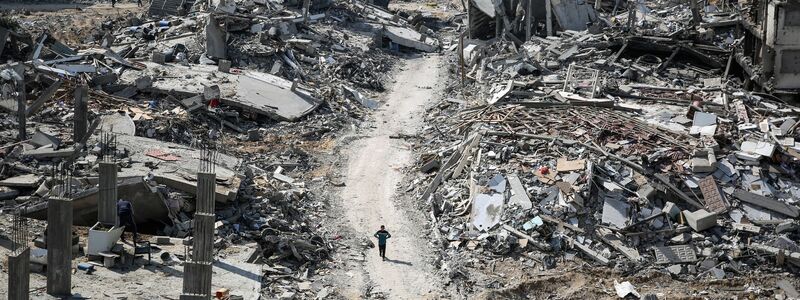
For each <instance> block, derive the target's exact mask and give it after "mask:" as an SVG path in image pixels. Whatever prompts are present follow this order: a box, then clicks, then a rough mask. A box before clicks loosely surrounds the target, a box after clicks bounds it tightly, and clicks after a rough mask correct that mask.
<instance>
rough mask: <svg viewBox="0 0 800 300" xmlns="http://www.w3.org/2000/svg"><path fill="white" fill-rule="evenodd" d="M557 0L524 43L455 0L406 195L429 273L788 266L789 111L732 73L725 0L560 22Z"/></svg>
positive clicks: (793, 170)
mask: <svg viewBox="0 0 800 300" xmlns="http://www.w3.org/2000/svg"><path fill="white" fill-rule="evenodd" d="M554 2H556V3H553V4H552V5H553V6H554V9H555V10H556V12H554V14H556V16H558V18H557V20H558V22H559V23H561V25H562V26H560V28H559V30H558V31H557V32H556V33H555V34H552V35H551V36H546V35H547V34H546V33H544V30H542V29H544V27H538V28H534V29H536V30H534V31H537V30H538V32H539V33H542V35H543V36H546V37H540V36H536V35H534V36H531V37H530V38H529V39H527V41H525V39H524V38H520V37H521V36H524V35H525V31H524V30H522V31H518V30H516V28H517V27H514V25H513V24H512V26H511V27H510V28H509V29H502V30H497V31H496V34H497V35H495V31H494V30H491V31H488V32H487V31H486V27H488V26H490V25H487V24H486V23H475V22H474V20H476V19H478V18H474V17H472V16H473V15H477V16H479V17H480V16H485V15H484V13H483V12H485V11H486V9H487V8H486V7H482V6H481V3H483V1H470V3H469V4H470V6H471V7H472V8H470V18H469V19H470V22H471V23H470V24H469V28H468V29H467V33H466V37H465V38H464V39H463V40H462V41H459V44H460V45H461V46H460V47H453V50H454V51H453V53H451V54H450V62H451V63H450V66H451V68H450V74H451V75H452V78H451V80H452V81H453V84H451V85H450V86H449V87H448V90H447V91H446V92H450V96H445V100H446V101H444V102H442V103H441V104H440V105H438V106H437V107H436V109H435V110H433V111H432V112H431V113H429V115H428V122H427V123H428V124H432V125H429V126H428V127H426V129H425V134H424V135H423V136H424V137H425V138H427V141H426V142H424V143H422V144H421V146H420V149H419V151H420V152H421V155H420V158H419V160H418V166H417V170H418V171H419V172H422V173H423V174H424V175H425V177H424V179H417V180H415V181H414V182H413V183H412V184H411V185H410V186H409V187H408V190H407V191H408V192H410V193H411V194H414V195H417V196H418V197H419V198H420V199H421V201H423V202H424V204H425V208H426V209H427V210H429V211H430V215H431V219H432V224H431V225H432V231H433V232H432V234H431V236H432V237H433V241H434V243H435V244H436V245H437V246H439V247H440V249H441V250H440V251H439V252H440V255H441V256H442V262H441V264H440V265H439V267H440V269H441V271H442V272H443V273H445V274H448V275H449V277H450V279H451V280H452V281H453V282H455V283H456V284H457V285H458V286H459V289H460V290H463V291H465V292H475V291H480V290H481V289H483V288H487V289H496V288H500V287H504V286H512V285H514V284H515V283H514V282H511V281H508V280H500V281H499V282H498V281H497V280H496V277H492V276H489V279H487V280H489V281H488V282H480V281H481V280H482V279H476V278H485V277H479V276H478V275H477V274H480V273H487V274H495V275H498V273H495V272H502V271H495V270H494V262H499V261H502V260H504V258H506V257H517V258H520V259H521V260H522V261H526V263H525V265H528V266H531V265H535V266H536V268H539V269H541V270H548V269H552V268H555V267H556V266H560V265H563V264H566V263H569V261H573V260H575V257H576V256H578V257H581V258H582V259H583V261H586V262H588V263H590V264H591V265H593V266H603V267H607V268H611V269H613V270H615V271H616V272H619V274H623V275H622V276H625V277H628V276H633V275H636V274H645V273H650V272H656V273H661V274H667V275H669V276H672V277H673V278H676V279H680V280H705V279H731V278H741V277H747V276H758V275H757V274H767V275H769V274H776V273H778V272H782V271H788V272H791V273H794V274H796V273H797V272H798V270H800V269H798V267H800V260H798V258H800V248H798V245H797V242H796V241H797V240H798V239H799V238H800V232H798V228H800V227H798V225H799V224H800V223H798V217H800V211H799V210H798V206H800V203H798V201H800V194H799V193H798V192H800V190H798V188H799V187H800V178H798V177H797V171H798V166H800V164H798V163H800V155H798V152H797V151H798V149H800V144H796V143H795V138H797V137H798V135H797V133H798V132H797V130H796V124H797V121H798V112H800V109H799V108H798V107H796V106H793V105H791V104H789V103H788V102H786V101H785V100H783V99H781V98H778V97H775V96H772V95H770V94H767V93H761V92H753V91H749V90H748V89H747V88H748V87H750V86H751V85H752V81H751V79H750V78H749V77H747V76H745V77H744V78H742V77H739V76H734V74H735V72H740V71H735V70H740V69H738V66H737V65H736V61H735V59H734V56H735V53H736V52H737V51H741V49H740V48H741V47H742V44H741V42H742V38H739V37H738V36H735V35H734V34H735V28H736V26H737V25H738V24H740V22H739V15H740V8H739V7H716V6H714V5H713V4H709V6H707V7H706V8H705V14H704V15H705V17H703V18H700V19H695V18H694V17H693V14H692V13H691V10H690V9H689V8H688V7H686V6H685V5H675V4H673V3H667V2H647V3H638V4H634V6H633V7H631V6H629V7H619V9H620V10H617V8H614V11H613V12H611V10H610V9H604V10H601V12H598V13H597V15H596V17H597V19H596V20H593V21H592V22H589V23H588V25H586V23H583V26H582V27H583V28H578V29H569V28H567V27H569V26H563V25H564V23H568V22H573V23H578V22H577V21H575V20H574V18H576V17H574V16H566V15H560V13H561V12H558V10H560V9H561V8H562V6H566V4H564V5H562V4H563V3H561V2H560V1H554ZM504 3H505V2H504ZM632 3H635V2H629V4H628V5H630V4H632ZM520 5H522V4H520ZM585 5H587V6H589V5H590V4H585ZM598 7H599V6H598ZM741 7H745V5H741ZM588 8H589V9H591V6H590V7H588ZM476 9H481V10H483V12H480V11H476ZM495 9H498V8H497V7H495ZM624 10H627V11H628V12H625V11H624ZM592 12H593V13H594V9H592ZM497 13H498V14H501V12H497ZM517 13H518V14H520V13H521V14H524V13H525V11H524V10H521V8H520V9H518V10H517ZM534 13H535V12H534ZM548 13H549V12H548ZM591 15H592V16H595V15H594V14H591ZM499 18H508V19H507V21H509V22H507V23H506V26H508V24H509V23H511V22H510V20H513V18H514V15H513V14H510V15H509V14H507V15H504V16H502V15H501V17H499ZM548 18H549V17H548ZM571 18H572V19H571ZM593 18H594V17H593ZM693 19H694V20H695V21H693ZM536 20H541V19H538V18H537V19H536ZM515 22H516V21H515ZM692 22H695V23H694V24H693V23H692ZM548 29H549V28H548ZM487 35H488V36H490V37H493V38H488V37H486V36H487ZM469 37H472V38H469ZM484 261H489V262H484ZM528 261H530V263H528ZM478 262H481V263H478ZM469 266H471V267H472V271H470V270H469V269H468V268H466V267H469ZM488 266H491V268H492V270H491V271H486V270H483V269H484V268H485V267H488ZM560 268H561V267H560ZM500 277H503V275H500ZM615 278H616V277H615ZM627 284H628V285H630V283H629V282H628V283H627ZM617 288H618V290H617V291H618V292H619V291H620V290H619V288H622V289H623V290H624V288H623V287H622V285H620V286H617ZM634 292H635V290H634ZM763 292H764V293H771V292H767V291H763ZM684 293H690V291H684ZM627 294H628V293H622V294H620V297H625V296H626V295H627ZM688 295H692V294H688ZM767 295H769V294H762V296H767Z"/></svg>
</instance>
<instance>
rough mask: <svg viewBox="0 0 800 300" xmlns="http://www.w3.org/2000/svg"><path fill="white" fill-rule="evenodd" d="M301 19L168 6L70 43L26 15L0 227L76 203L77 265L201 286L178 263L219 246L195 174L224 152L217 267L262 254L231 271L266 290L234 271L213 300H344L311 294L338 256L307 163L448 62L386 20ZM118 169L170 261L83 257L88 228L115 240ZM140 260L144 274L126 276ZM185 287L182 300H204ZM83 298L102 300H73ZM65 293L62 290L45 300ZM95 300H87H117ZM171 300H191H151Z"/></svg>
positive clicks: (13, 87) (324, 9)
mask: <svg viewBox="0 0 800 300" xmlns="http://www.w3.org/2000/svg"><path fill="white" fill-rule="evenodd" d="M305 2H306V3H305V4H304V3H303V1H299V2H298V1H293V2H292V1H289V2H282V3H277V2H273V1H240V0H236V1H169V0H167V1H158V0H154V1H150V6H149V8H147V9H140V10H139V13H137V14H133V13H131V14H128V15H122V14H117V15H116V17H114V18H109V17H106V19H105V20H103V21H102V22H101V23H100V24H98V25H100V26H98V28H89V29H88V32H83V33H82V34H81V35H79V36H78V38H71V39H69V40H60V39H59V38H58V36H61V37H65V36H68V35H63V34H61V33H56V34H53V33H51V32H49V31H48V30H47V28H43V27H42V24H41V23H39V22H32V21H29V20H28V19H27V17H26V16H28V15H29V13H27V12H26V13H25V14H21V13H20V12H19V11H13V10H12V11H10V12H3V13H2V14H0V61H2V62H3V64H0V120H2V121H1V122H2V125H0V129H2V130H3V132H2V134H0V139H2V143H3V147H2V150H0V151H2V152H1V153H0V157H1V158H2V160H0V167H1V168H0V197H1V198H2V200H3V202H2V204H1V206H0V209H1V210H2V212H3V213H6V214H10V213H12V212H18V213H21V214H22V215H23V216H24V217H27V218H31V219H32V220H37V219H38V220H42V221H44V220H47V219H48V211H49V210H48V207H49V205H48V199H53V198H54V197H61V198H64V199H68V200H70V201H69V206H64V208H63V209H64V210H71V211H72V217H71V218H72V219H71V220H72V221H71V222H72V225H74V227H73V230H72V232H74V233H75V239H74V243H71V245H73V246H74V249H72V250H73V251H72V252H73V256H72V261H88V262H89V263H90V264H88V265H85V266H91V267H87V268H89V269H91V270H95V269H96V268H103V267H105V268H108V269H109V270H112V269H113V270H121V269H120V267H119V265H120V264H124V265H127V266H131V265H132V264H144V263H145V261H146V263H148V264H149V263H150V261H151V259H150V258H149V257H150V256H153V257H161V260H162V261H163V264H164V265H165V266H167V265H174V264H176V263H178V264H181V265H183V264H185V265H184V266H185V267H186V270H185V272H187V273H188V272H191V273H192V275H191V277H192V278H198V277H197V276H201V275H199V274H201V273H203V272H201V271H200V270H202V269H205V268H207V267H208V266H204V265H203V264H207V263H209V262H208V260H203V259H201V260H200V261H195V258H190V257H188V256H187V255H184V254H180V253H177V251H179V250H177V249H183V245H187V247H188V246H192V245H196V246H197V247H201V246H202V247H205V246H206V245H205V244H203V243H206V242H203V241H204V240H205V239H206V238H207V237H206V236H203V235H200V236H198V234H200V233H198V231H205V229H199V228H197V227H196V226H200V225H197V224H203V226H207V224H206V223H207V222H206V220H205V219H203V220H200V217H199V216H200V215H202V214H205V213H206V212H203V211H199V208H198V206H199V205H201V203H199V200H198V199H199V198H200V197H201V195H200V194H199V189H200V188H199V187H198V183H199V181H200V180H199V178H198V173H197V172H198V170H200V168H201V166H202V165H203V164H207V162H205V161H204V160H203V157H202V156H203V152H202V151H203V150H201V149H206V148H212V149H216V151H219V153H218V155H217V156H215V158H214V165H215V171H214V173H215V175H216V177H215V183H216V184H215V187H214V189H213V192H214V194H213V195H212V196H213V198H214V202H215V205H216V206H215V207H216V208H215V209H212V212H211V213H212V216H213V218H212V220H211V222H212V223H213V237H212V239H213V240H212V241H213V250H214V252H215V253H217V254H220V253H221V252H224V251H226V250H227V249H239V248H242V247H243V246H245V248H247V249H249V250H247V251H249V252H250V254H249V255H247V256H246V257H243V258H241V261H234V262H230V264H231V265H235V264H240V265H237V267H241V268H243V269H247V270H257V271H256V272H258V273H259V274H255V275H253V276H247V277H246V278H243V279H237V276H239V274H240V273H241V272H237V271H230V270H229V269H225V268H224V264H228V263H229V262H224V263H223V262H222V261H220V262H214V265H213V266H212V268H214V272H213V273H214V274H215V275H214V276H218V275H219V273H224V274H222V275H219V278H220V279H214V287H216V286H217V283H218V280H219V281H223V282H229V283H230V284H228V285H226V286H223V287H225V288H230V289H232V290H231V291H230V294H231V296H234V295H239V296H244V297H245V298H246V299H256V298H258V297H267V298H273V297H277V296H280V297H282V298H292V297H297V298H309V297H315V296H316V295H323V296H322V297H323V298H325V296H324V295H325V294H328V293H331V291H332V289H333V287H331V286H322V283H321V282H318V283H314V284H313V288H312V281H314V280H316V279H314V276H317V275H319V274H324V273H325V272H326V268H327V266H328V264H329V260H330V257H331V251H333V250H334V244H333V243H332V242H331V241H329V238H330V236H327V235H324V233H323V232H322V231H321V230H320V229H319V224H320V222H321V221H320V219H321V217H322V212H321V211H320V209H321V204H320V197H319V196H316V195H314V194H313V193H311V192H310V189H309V187H308V186H306V184H309V180H311V178H312V177H311V176H309V175H307V174H306V173H307V172H309V171H310V170H311V169H312V168H314V167H317V166H318V165H319V162H317V161H315V158H314V157H312V156H311V154H309V151H318V150H316V149H314V147H319V146H316V145H322V144H323V143H322V142H321V141H326V140H331V139H333V138H335V137H336V136H337V135H338V132H339V131H340V130H343V129H347V128H350V126H351V125H353V124H358V123H359V122H361V121H362V120H364V119H366V118H367V117H368V116H369V113H370V110H373V109H375V108H377V107H379V106H380V105H381V102H380V101H378V100H377V99H378V96H379V95H380V93H381V92H383V91H384V84H385V83H387V82H388V81H389V80H390V77H389V75H388V72H389V71H390V70H392V69H393V68H394V65H395V62H394V61H395V60H396V59H395V58H394V57H395V56H397V55H404V53H411V54H413V53H418V52H421V51H424V52H435V51H438V50H439V49H440V47H441V46H440V42H439V40H438V38H437V36H436V33H435V32H434V31H433V30H432V29H430V28H429V27H425V26H424V25H423V24H426V21H424V20H422V19H421V18H411V17H410V16H409V15H408V13H407V12H405V11H401V12H396V11H392V12H390V11H389V10H388V9H387V6H388V2H386V3H382V2H376V3H374V4H371V3H360V2H340V1H337V2H335V3H334V2H333V1H317V0H314V1H305ZM309 2H310V3H309ZM76 5H78V6H80V5H83V4H82V3H81V4H76ZM98 5H100V4H98ZM3 10H4V9H3V7H2V5H0V11H3ZM418 17H419V16H418ZM68 23H70V24H71V22H68ZM87 24H91V23H90V22H88V23H87ZM53 29H55V28H53ZM84 30H86V29H84ZM75 31H78V29H75ZM373 99H376V100H373ZM110 134H111V135H113V138H112V139H111V140H107V139H104V137H108V136H109V135H110ZM273 145H275V146H273ZM109 153H111V154H109ZM109 155H110V156H111V158H109ZM108 159H111V160H113V161H114V162H115V163H116V165H117V169H118V171H117V178H118V180H117V183H116V188H115V189H116V191H117V193H118V195H119V197H120V198H124V199H127V200H129V201H131V203H132V204H133V207H134V208H135V216H134V221H135V223H136V224H137V227H138V228H139V232H140V233H141V234H143V236H145V239H146V238H147V237H149V236H153V239H152V241H153V244H154V245H155V244H158V245H160V246H159V247H160V248H155V247H153V248H150V247H151V246H148V249H151V250H141V249H140V248H141V247H132V246H131V245H130V244H124V243H120V242H118V241H117V239H119V233H116V235H117V236H116V239H114V240H110V241H106V242H107V243H108V245H109V247H108V248H109V249H111V250H110V251H100V252H99V254H100V255H97V252H98V251H96V250H92V255H89V254H88V252H86V251H87V249H84V248H83V244H84V243H86V241H85V239H89V240H91V237H89V238H87V237H86V236H85V235H84V234H85V230H84V229H83V228H85V229H89V228H91V229H89V231H90V232H92V230H95V229H96V228H100V229H102V230H106V229H104V228H105V227H103V226H104V224H100V225H103V226H99V227H98V225H95V224H96V223H97V222H98V218H97V215H98V206H99V202H100V201H101V200H100V197H101V196H100V195H101V192H102V191H101V190H102V189H103V188H102V187H100V186H99V185H100V184H99V182H100V181H101V180H99V178H98V177H99V163H100V162H101V161H105V160H108ZM64 166H70V167H69V171H68V174H69V176H70V177H69V178H70V179H69V182H67V183H65V182H63V181H62V180H61V179H59V178H61V177H59V176H57V175H56V172H57V171H56V170H61V168H63V167H64ZM62 175H63V174H62ZM203 197H207V195H206V196H203ZM50 203H52V201H50ZM211 207H212V208H213V207H214V206H213V205H212V206H211ZM201 221H202V222H201ZM34 224H41V223H34ZM97 224H99V223H97ZM113 225H114V224H113V222H112V224H109V226H113ZM93 226H94V227H93ZM108 228H111V229H108V230H110V231H109V232H113V230H112V229H113V228H116V227H113V228H112V227H108ZM42 229H43V227H42V228H36V227H34V228H31V231H32V232H35V233H36V234H38V235H39V236H38V237H37V241H39V242H37V244H36V246H35V247H36V248H34V249H32V252H31V253H32V254H31V255H32V257H33V256H34V254H33V253H44V254H43V255H44V256H46V253H47V245H46V242H45V239H44V232H41V230H42ZM37 230H39V231H38V232H37ZM64 230H66V229H64ZM67 232H68V231H67ZM64 234H68V233H64ZM90 235H91V233H90ZM53 239H56V240H58V241H59V242H61V241H62V240H64V241H65V242H64V243H66V239H62V238H60V236H58V237H53ZM78 240H80V241H81V243H78ZM198 241H201V242H198ZM89 243H93V242H92V241H89ZM198 243H200V244H203V245H199V244H198ZM148 245H150V244H148ZM136 246H141V245H136ZM173 247H174V249H173ZM56 250H59V251H61V250H64V249H61V248H59V249H51V251H53V253H56V252H54V251H56ZM64 251H69V250H68V249H67V250H64ZM140 251H144V252H140ZM180 251H181V252H183V250H180ZM129 252H130V253H134V254H135V257H137V258H135V260H136V261H134V262H131V261H128V259H129V257H127V255H129V254H130V253H129ZM145 252H146V255H145V256H144V257H146V259H144V260H142V259H143V258H142V256H141V255H139V254H142V253H145ZM58 253H60V252H58ZM202 253H204V254H203V255H206V254H207V252H202ZM83 254H86V255H85V256H84V255H83ZM37 255H38V254H37ZM223 256H224V255H222V256H220V257H223ZM66 259H67V261H63V259H62V261H59V265H61V264H66V263H68V262H69V257H66ZM220 259H222V258H220ZM229 260H230V258H229ZM34 261H35V262H33V263H32V264H36V263H37V262H38V264H39V265H38V267H34V268H33V271H34V272H36V271H37V270H40V269H42V268H45V265H46V263H45V262H44V260H42V259H38V260H37V259H34ZM115 263H116V267H115ZM217 264H223V269H225V270H226V271H224V272H220V271H219V270H216V268H217V267H218V265H217ZM80 266H84V265H83V264H82V265H80ZM253 266H255V267H253ZM259 266H260V267H259ZM126 268H127V267H126ZM54 269H55V270H56V271H58V272H59V273H58V274H65V273H64V272H67V270H61V269H60V268H54ZM91 270H90V272H88V273H91ZM248 272H249V271H248ZM67 273H68V272H67ZM102 273H103V272H95V274H102ZM228 273H230V274H228ZM187 276H188V275H187ZM68 277H69V276H67V278H66V279H69V278H68ZM187 278H188V277H187ZM66 279H65V280H66ZM203 280H204V281H205V280H207V278H205V279H203ZM237 280H245V282H251V281H255V282H257V285H256V287H257V288H256V289H255V290H249V288H246V289H245V290H242V289H240V290H238V291H237V290H236V289H237V288H240V287H243V286H248V285H249V284H240V283H237V282H236V281H237ZM67 282H68V281H67ZM186 287H187V286H186V285H184V295H182V296H181V299H184V297H190V296H191V297H193V295H194V293H195V292H196V291H194V290H196V289H197V288H198V286H195V287H191V288H190V292H187V289H186ZM82 288H88V287H86V286H83V287H82V286H79V285H76V286H75V287H73V289H72V291H71V292H81V289H82ZM200 288H201V289H207V288H209V287H208V286H207V285H203V286H202V287H200ZM55 290H57V291H58V292H59V293H69V292H70V291H69V289H65V288H63V287H60V286H59V287H58V288H56V289H55ZM52 291H54V290H51V289H50V283H49V279H48V290H47V291H46V292H48V293H50V292H52ZM43 292H45V291H37V292H36V293H43ZM91 293H92V292H91V291H88V290H85V291H83V292H82V295H83V296H88V297H92V298H104V297H108V295H107V294H106V295H105V296H98V295H92V294H91ZM187 293H188V294H187ZM281 295H283V296H281ZM285 295H293V296H292V297H288V296H287V297H284V296H285ZM139 296H141V295H139ZM139 296H137V297H139ZM162 296H163V297H167V298H170V299H172V297H173V296H174V297H177V295H159V296H144V297H145V298H148V299H155V298H160V297H162ZM174 299H177V298H174ZM192 299H194V298H192ZM231 299H235V298H231Z"/></svg>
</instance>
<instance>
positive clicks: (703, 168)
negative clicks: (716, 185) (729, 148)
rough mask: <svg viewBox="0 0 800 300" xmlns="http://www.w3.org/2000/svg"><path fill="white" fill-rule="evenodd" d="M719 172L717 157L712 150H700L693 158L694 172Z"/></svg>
mask: <svg viewBox="0 0 800 300" xmlns="http://www.w3.org/2000/svg"><path fill="white" fill-rule="evenodd" d="M716 170H717V157H716V156H715V155H714V151H711V150H710V149H706V150H698V151H696V152H695V153H694V157H692V172H694V173H710V172H714V171H716Z"/></svg>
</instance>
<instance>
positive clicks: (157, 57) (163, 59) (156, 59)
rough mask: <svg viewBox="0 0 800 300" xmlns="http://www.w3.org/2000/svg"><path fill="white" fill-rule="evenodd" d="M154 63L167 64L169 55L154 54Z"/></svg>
mask: <svg viewBox="0 0 800 300" xmlns="http://www.w3.org/2000/svg"><path fill="white" fill-rule="evenodd" d="M152 61H153V62H154V63H157V64H164V63H166V62H167V55H166V54H164V53H161V52H153V58H152Z"/></svg>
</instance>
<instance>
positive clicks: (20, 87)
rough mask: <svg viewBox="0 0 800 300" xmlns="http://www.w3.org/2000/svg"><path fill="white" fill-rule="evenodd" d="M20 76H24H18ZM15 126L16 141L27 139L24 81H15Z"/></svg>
mask: <svg viewBox="0 0 800 300" xmlns="http://www.w3.org/2000/svg"><path fill="white" fill-rule="evenodd" d="M19 75H20V76H25V75H24V74H19ZM17 94H18V95H17V125H18V126H19V128H18V129H19V133H18V134H17V139H18V140H20V141H24V140H26V139H28V133H27V132H26V131H25V130H26V127H27V120H28V116H27V114H26V112H27V108H26V107H27V105H28V103H27V101H26V100H27V99H26V97H27V96H26V95H25V79H24V78H23V79H22V80H19V81H17Z"/></svg>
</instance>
